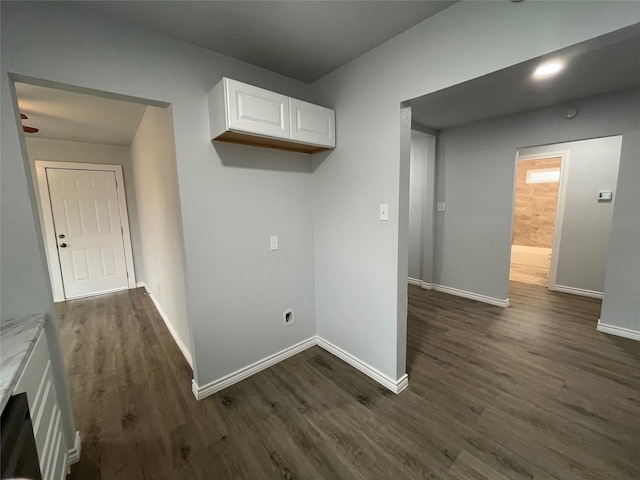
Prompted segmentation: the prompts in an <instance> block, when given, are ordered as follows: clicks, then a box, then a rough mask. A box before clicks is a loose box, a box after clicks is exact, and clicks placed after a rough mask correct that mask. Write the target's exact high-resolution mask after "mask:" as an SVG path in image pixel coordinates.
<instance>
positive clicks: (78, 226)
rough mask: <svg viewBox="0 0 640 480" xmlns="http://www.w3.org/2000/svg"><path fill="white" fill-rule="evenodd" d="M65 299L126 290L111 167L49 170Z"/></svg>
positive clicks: (123, 252) (120, 227)
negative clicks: (105, 169)
mask: <svg viewBox="0 0 640 480" xmlns="http://www.w3.org/2000/svg"><path fill="white" fill-rule="evenodd" d="M46 174H47V183H48V186H49V198H50V200H51V211H52V215H53V223H54V228H55V235H56V240H57V244H58V258H59V261H60V269H61V271H62V281H63V285H64V292H65V298H76V297H83V296H87V295H95V294H97V293H105V292H110V291H114V290H122V289H126V288H128V278H127V262H126V259H125V247H124V241H123V229H122V220H121V218H120V209H119V205H118V185H117V183H116V176H115V173H114V172H113V171H99V170H74V169H63V168H47V169H46Z"/></svg>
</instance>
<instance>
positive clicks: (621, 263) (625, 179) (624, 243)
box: [600, 105, 640, 336]
mask: <svg viewBox="0 0 640 480" xmlns="http://www.w3.org/2000/svg"><path fill="white" fill-rule="evenodd" d="M637 106H638V105H637ZM636 111H637V110H636ZM636 119H637V117H636ZM637 125H638V123H637V121H636V127H637ZM617 194H618V198H617V201H616V207H615V209H614V211H613V223H612V226H611V243H610V248H609V257H608V260H607V275H606V279H605V284H604V298H603V300H602V313H601V315H600V321H601V323H603V324H607V325H611V326H614V327H619V328H624V329H628V330H631V331H633V332H635V333H636V335H637V336H638V335H640V214H639V213H638V211H639V209H640V130H639V129H638V128H635V129H633V130H629V131H626V132H625V133H624V136H623V138H622V153H621V155H620V174H619V179H618V189H617Z"/></svg>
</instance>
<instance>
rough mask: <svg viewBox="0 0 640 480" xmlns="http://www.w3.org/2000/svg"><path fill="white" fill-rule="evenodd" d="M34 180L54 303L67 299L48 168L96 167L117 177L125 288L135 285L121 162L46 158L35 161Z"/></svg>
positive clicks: (80, 168) (78, 168) (83, 168)
mask: <svg viewBox="0 0 640 480" xmlns="http://www.w3.org/2000/svg"><path fill="white" fill-rule="evenodd" d="M35 167H36V179H37V182H38V192H39V195H40V198H39V203H40V208H41V212H42V236H43V240H44V245H45V252H46V254H47V264H48V266H49V277H50V279H51V289H52V291H53V301H54V302H64V301H65V300H66V299H67V298H66V297H65V293H64V283H63V281H62V270H61V268H60V259H59V257H58V242H57V239H56V231H55V227H54V223H53V210H52V208H51V196H50V194H49V182H48V181H47V168H57V169H64V170H96V171H103V172H104V171H106V172H113V173H114V174H115V176H116V192H117V195H118V210H119V212H120V225H121V227H122V243H123V245H124V258H125V266H126V269H127V287H128V288H135V287H136V275H135V269H134V267H133V249H132V248H131V230H130V228H129V216H128V214H127V198H126V195H125V191H124V175H123V174H122V166H121V165H107V164H101V163H75V162H55V161H49V160H36V161H35Z"/></svg>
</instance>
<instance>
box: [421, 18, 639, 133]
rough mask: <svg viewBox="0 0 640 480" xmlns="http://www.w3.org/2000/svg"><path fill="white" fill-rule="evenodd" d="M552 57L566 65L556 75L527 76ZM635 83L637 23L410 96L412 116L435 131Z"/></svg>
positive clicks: (637, 65)
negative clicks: (485, 73)
mask: <svg viewBox="0 0 640 480" xmlns="http://www.w3.org/2000/svg"><path fill="white" fill-rule="evenodd" d="M557 60H561V61H563V62H564V63H565V68H564V70H562V71H561V72H560V74H559V75H557V76H555V77H552V78H548V79H546V80H534V79H533V78H532V73H533V71H534V70H535V69H536V67H537V66H538V65H540V64H541V63H543V62H545V61H557ZM634 86H640V25H634V26H632V27H628V28H626V29H623V30H620V31H617V32H614V33H612V34H609V35H606V36H603V37H599V38H596V39H593V40H590V41H587V42H584V43H581V44H577V45H574V46H571V47H569V48H566V49H564V50H560V51H558V52H554V53H553V54H551V55H546V56H544V57H540V58H536V59H533V60H530V61H527V62H524V63H520V64H518V65H514V66H512V67H509V68H506V69H504V70H499V71H497V72H494V73H491V74H489V75H486V76H484V77H480V78H476V79H474V80H471V81H469V82H465V83H461V84H459V85H455V86H453V87H450V88H447V89H444V90H440V91H438V92H434V93H431V94H428V95H425V96H423V97H419V98H416V99H413V100H411V102H410V104H411V117H412V121H413V122H415V123H417V124H420V125H423V126H425V127H428V128H430V129H432V130H440V129H443V128H449V127H452V126H455V125H460V124H463V123H469V122H473V121H478V120H482V119H486V118H493V117H498V116H502V115H508V114H512V113H516V112H521V111H526V110H532V109H535V108H541V107H545V106H550V105H555V104H558V103H563V102H570V101H571V100H576V99H578V98H584V97H589V96H592V95H597V94H600V93H606V92H612V91H616V90H622V89H624V88H630V87H634ZM567 106H569V105H567Z"/></svg>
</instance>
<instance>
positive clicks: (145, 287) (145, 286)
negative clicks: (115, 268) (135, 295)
mask: <svg viewBox="0 0 640 480" xmlns="http://www.w3.org/2000/svg"><path fill="white" fill-rule="evenodd" d="M140 287H144V289H145V290H146V289H147V284H146V283H144V282H136V288H140Z"/></svg>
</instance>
